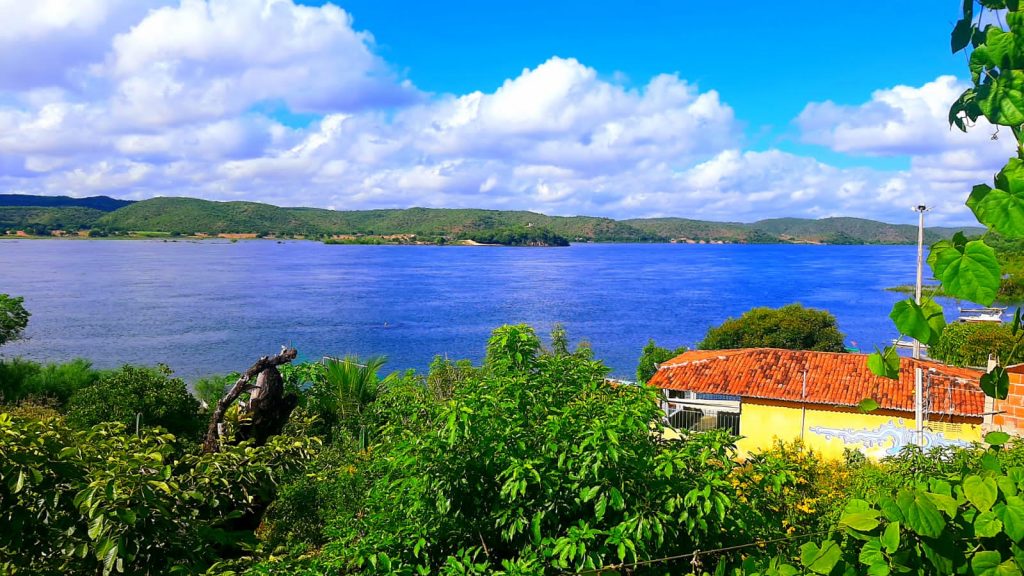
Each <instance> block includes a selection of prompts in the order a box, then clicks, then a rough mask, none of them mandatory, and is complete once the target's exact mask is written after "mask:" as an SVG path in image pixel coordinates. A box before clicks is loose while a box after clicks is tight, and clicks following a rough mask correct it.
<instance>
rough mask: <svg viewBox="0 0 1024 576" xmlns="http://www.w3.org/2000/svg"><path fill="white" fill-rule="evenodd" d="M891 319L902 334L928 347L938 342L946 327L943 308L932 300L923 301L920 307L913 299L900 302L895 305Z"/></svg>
mask: <svg viewBox="0 0 1024 576" xmlns="http://www.w3.org/2000/svg"><path fill="white" fill-rule="evenodd" d="M889 318H892V321H893V323H895V324H896V329H897V330H899V331H900V333H901V334H906V335H908V336H910V337H911V338H915V339H917V340H919V341H921V342H924V343H925V344H928V345H932V344H935V343H936V342H938V340H939V337H940V336H941V335H942V329H943V328H944V327H945V326H946V319H945V317H944V316H943V313H942V306H939V305H938V304H936V303H935V301H934V300H932V299H930V298H928V299H925V300H923V301H922V302H921V304H920V305H918V304H917V302H914V300H913V299H912V298H907V299H906V300H900V301H899V302H897V303H896V304H894V305H893V307H892V312H890V313H889Z"/></svg>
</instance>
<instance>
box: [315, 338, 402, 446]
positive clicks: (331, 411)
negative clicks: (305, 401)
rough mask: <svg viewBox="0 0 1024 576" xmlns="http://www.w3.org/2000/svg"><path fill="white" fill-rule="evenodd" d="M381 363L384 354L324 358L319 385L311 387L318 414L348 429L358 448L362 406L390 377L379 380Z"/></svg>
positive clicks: (362, 439) (363, 428)
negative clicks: (362, 356) (355, 438)
mask: <svg viewBox="0 0 1024 576" xmlns="http://www.w3.org/2000/svg"><path fill="white" fill-rule="evenodd" d="M385 362H387V357H385V356H374V357H372V358H368V359H366V360H360V359H359V357H357V356H345V357H344V358H342V359H340V360H339V359H337V358H328V359H326V360H325V361H324V371H323V381H322V385H321V386H314V390H313V391H312V392H313V396H314V397H315V398H316V404H317V405H318V407H319V412H320V413H321V416H322V417H324V418H325V419H330V420H331V421H333V422H334V423H335V424H336V425H340V426H344V427H346V428H348V429H349V430H350V431H352V432H353V434H355V435H356V437H357V439H358V441H359V448H360V449H361V450H365V449H366V445H367V422H366V417H365V415H366V409H367V407H368V406H369V405H370V404H371V403H373V401H374V400H376V399H377V394H378V393H379V392H380V390H381V388H382V386H383V385H384V384H385V383H386V382H387V381H388V379H389V378H390V376H389V377H388V378H385V379H384V380H380V378H379V377H378V376H377V372H378V371H379V370H380V369H381V368H382V367H383V366H384V363H385ZM318 384H321V383H318Z"/></svg>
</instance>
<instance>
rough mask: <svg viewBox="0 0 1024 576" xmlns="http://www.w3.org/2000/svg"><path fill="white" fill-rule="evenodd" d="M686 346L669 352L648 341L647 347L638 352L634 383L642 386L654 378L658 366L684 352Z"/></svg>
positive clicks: (652, 341)
mask: <svg viewBox="0 0 1024 576" xmlns="http://www.w3.org/2000/svg"><path fill="white" fill-rule="evenodd" d="M686 350H687V348H686V346H680V347H679V348H676V349H675V350H669V349H668V348H662V347H661V346H658V345H657V344H655V343H654V340H653V339H651V340H648V341H647V345H646V346H644V349H643V350H642V351H641V352H640V361H639V362H638V363H637V366H636V381H637V382H638V383H640V384H643V383H645V382H647V381H648V380H650V379H651V377H652V376H654V373H655V372H657V371H658V364H661V363H662V362H664V361H666V360H671V359H672V358H675V357H676V356H678V355H680V354H682V353H683V352H686Z"/></svg>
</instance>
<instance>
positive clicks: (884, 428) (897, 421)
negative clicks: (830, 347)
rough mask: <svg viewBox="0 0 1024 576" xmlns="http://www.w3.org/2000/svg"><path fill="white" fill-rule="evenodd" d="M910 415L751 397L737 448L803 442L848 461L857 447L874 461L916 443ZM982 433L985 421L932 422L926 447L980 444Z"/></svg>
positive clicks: (744, 405)
mask: <svg viewBox="0 0 1024 576" xmlns="http://www.w3.org/2000/svg"><path fill="white" fill-rule="evenodd" d="M906 416H907V415H906V413H903V412H895V411H882V410H880V411H875V412H871V413H864V412H861V411H859V410H856V409H840V408H833V407H828V409H824V407H822V406H818V405H813V404H810V405H807V409H806V412H805V411H804V409H803V407H802V406H801V405H800V404H798V403H794V402H773V401H757V400H752V399H749V398H745V399H744V400H743V403H742V409H741V413H740V435H741V436H743V439H742V440H740V441H739V442H738V443H737V446H738V448H739V449H740V451H741V452H742V453H745V454H748V453H750V452H756V451H759V450H762V449H765V448H769V447H771V446H772V445H773V444H774V443H775V441H776V439H779V440H785V441H792V440H794V439H800V438H802V439H803V441H804V444H805V445H807V446H808V447H809V448H813V449H814V450H817V451H818V452H820V453H821V454H823V455H824V456H826V457H832V458H842V456H843V449H844V448H854V449H858V450H860V451H861V452H863V453H864V454H865V455H867V456H868V457H869V458H874V459H880V458H883V457H885V456H888V455H892V454H895V453H897V452H899V450H900V448H902V447H903V446H904V445H906V444H909V443H912V442H913V433H914V418H913V416H911V417H910V418H907V417H906ZM801 425H802V429H801ZM981 430H982V429H981V418H962V417H961V418H954V421H953V422H926V423H925V443H926V447H934V446H940V445H968V444H970V443H971V442H980V441H981V439H982V431H981ZM801 432H802V434H801Z"/></svg>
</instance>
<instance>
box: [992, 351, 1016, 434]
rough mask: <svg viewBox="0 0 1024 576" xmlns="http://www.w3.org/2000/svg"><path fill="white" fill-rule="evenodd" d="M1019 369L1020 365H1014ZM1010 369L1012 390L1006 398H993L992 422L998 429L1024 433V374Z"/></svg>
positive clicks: (1012, 432)
mask: <svg viewBox="0 0 1024 576" xmlns="http://www.w3.org/2000/svg"><path fill="white" fill-rule="evenodd" d="M1014 368H1017V369H1019V367H1014ZM1014 368H1011V369H1010V392H1009V394H1008V395H1007V396H1006V399H1005V400H992V401H991V402H992V411H993V412H996V414H993V415H992V424H993V426H994V427H995V428H996V429H998V430H1003V431H1005V432H1009V433H1011V434H1024V374H1021V373H1019V372H1016V371H1015V370H1014Z"/></svg>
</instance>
